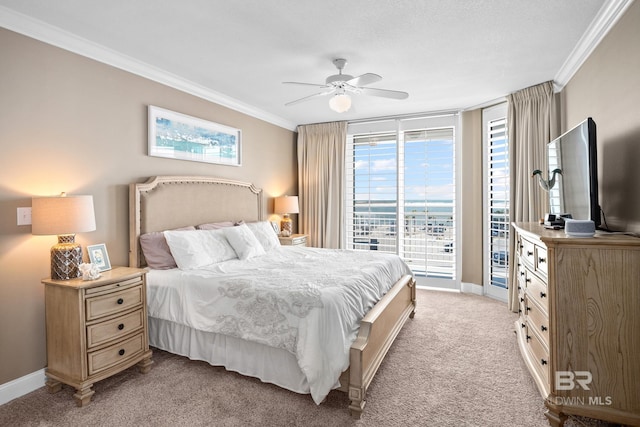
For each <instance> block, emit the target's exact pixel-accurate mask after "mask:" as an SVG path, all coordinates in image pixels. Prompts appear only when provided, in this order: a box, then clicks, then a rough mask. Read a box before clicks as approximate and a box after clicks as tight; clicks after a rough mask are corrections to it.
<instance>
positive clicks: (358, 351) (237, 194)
mask: <svg viewBox="0 0 640 427" xmlns="http://www.w3.org/2000/svg"><path fill="white" fill-rule="evenodd" d="M264 211H265V209H264V208H263V196H262V190H261V189H259V188H256V187H255V186H253V185H252V184H249V183H244V182H239V181H232V180H226V179H219V178H212V177H202V176H157V177H151V178H150V179H149V180H148V181H146V182H144V183H133V184H130V192H129V213H130V215H129V230H130V232H129V243H130V246H129V265H130V266H132V267H144V266H146V262H145V260H144V256H143V255H142V250H141V248H140V242H139V238H140V235H141V234H144V233H149V232H153V231H163V230H168V229H174V228H179V227H184V226H189V225H197V224H203V223H209V222H222V221H229V220H233V221H239V220H244V221H246V222H250V221H261V220H263V218H264ZM415 309H416V287H415V281H414V280H413V278H412V277H411V276H409V275H405V276H403V277H401V278H400V279H399V280H398V281H397V282H396V283H395V284H394V285H393V287H392V288H391V290H389V292H387V294H386V295H385V296H384V297H383V298H382V299H381V300H380V301H379V302H378V303H377V304H376V305H375V306H374V307H373V308H372V309H371V310H370V311H369V312H368V313H367V314H366V316H365V317H364V318H363V319H362V321H361V323H360V330H359V332H358V336H357V338H356V340H355V341H354V343H353V345H352V346H351V349H350V355H349V363H350V366H349V369H347V370H346V371H345V372H344V373H343V374H342V375H341V377H340V384H342V387H341V388H340V390H342V391H345V392H348V393H349V399H350V401H351V402H350V405H349V410H350V411H351V415H352V417H354V418H360V416H361V414H362V411H363V410H364V407H365V403H366V394H367V389H368V388H369V385H370V384H371V381H372V379H373V376H374V375H375V373H376V371H377V370H378V368H379V367H380V364H381V363H382V360H383V359H384V357H385V355H386V354H387V351H388V350H389V348H390V347H391V344H392V343H393V341H394V340H395V338H396V336H397V335H398V333H399V332H400V330H401V329H402V327H403V326H404V324H405V323H406V321H407V319H409V318H413V316H414V314H415Z"/></svg>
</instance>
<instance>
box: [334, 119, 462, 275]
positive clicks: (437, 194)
mask: <svg viewBox="0 0 640 427" xmlns="http://www.w3.org/2000/svg"><path fill="white" fill-rule="evenodd" d="M378 125H379V126H378V127H377V129H376V131H373V132H372V131H371V130H370V129H368V130H369V131H368V132H364V131H363V132H361V133H359V132H357V131H358V130H359V129H362V128H364V126H362V125H361V124H360V125H359V126H357V125H356V126H352V125H350V132H349V138H348V143H347V155H346V159H347V160H346V163H347V164H346V192H345V193H346V197H347V200H346V203H345V206H346V208H345V209H346V212H345V218H346V236H345V237H346V242H345V243H346V245H345V247H347V248H350V249H356V250H375V251H382V252H388V253H395V254H399V255H400V256H401V257H402V258H403V259H404V260H405V261H406V262H407V264H408V265H409V266H410V267H411V269H412V270H413V272H414V274H415V275H416V276H419V277H425V278H433V279H444V280H449V281H451V280H455V279H456V275H457V273H456V271H457V268H456V252H457V248H456V246H457V245H456V227H455V224H456V212H455V208H456V191H455V183H456V179H455V117H453V116H447V118H446V120H445V119H443V118H442V117H440V118H430V119H425V118H422V119H413V120H409V119H405V120H396V121H393V122H391V123H386V126H384V124H382V125H380V124H378ZM389 128H391V129H393V128H395V130H394V131H390V130H389ZM363 130H364V129H363ZM436 286H439V285H436Z"/></svg>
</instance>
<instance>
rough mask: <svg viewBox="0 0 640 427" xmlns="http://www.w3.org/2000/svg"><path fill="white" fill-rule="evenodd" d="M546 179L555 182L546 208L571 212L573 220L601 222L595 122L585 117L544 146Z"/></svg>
mask: <svg viewBox="0 0 640 427" xmlns="http://www.w3.org/2000/svg"><path fill="white" fill-rule="evenodd" d="M547 160H548V163H547V166H548V171H549V178H550V179H551V180H552V179H553V175H554V174H553V171H554V170H557V171H558V172H557V173H556V174H555V183H554V185H553V187H552V188H550V189H549V211H550V213H552V214H556V215H563V214H570V215H571V218H573V219H583V220H591V221H593V222H594V223H595V225H596V227H598V226H599V225H600V205H599V204H598V171H597V148H596V124H595V122H594V121H593V119H591V117H589V118H587V119H586V120H585V121H583V122H582V123H580V124H579V125H578V126H576V127H574V128H573V129H571V130H569V131H568V132H566V133H564V134H562V135H560V136H559V137H558V138H556V139H554V140H553V141H551V142H549V144H548V145H547Z"/></svg>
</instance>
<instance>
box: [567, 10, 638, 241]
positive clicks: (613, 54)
mask: <svg viewBox="0 0 640 427" xmlns="http://www.w3.org/2000/svg"><path fill="white" fill-rule="evenodd" d="M561 102H562V112H563V113H562V131H563V132H564V131H566V130H568V129H571V128H572V127H573V126H575V125H577V124H578V123H580V122H581V121H582V120H584V119H586V118H587V117H593V120H594V121H595V122H596V126H597V138H598V181H599V188H600V192H599V198H600V206H601V207H602V209H603V210H604V213H605V215H606V220H607V223H608V225H609V227H610V228H612V229H615V230H625V231H634V232H640V190H639V189H640V2H634V3H633V4H632V5H631V6H630V7H629V10H627V11H626V13H625V14H624V15H623V16H622V18H621V19H620V21H618V23H617V24H616V25H615V27H614V28H613V29H612V30H611V31H610V32H609V34H607V36H606V37H605V38H604V40H603V41H602V42H601V43H600V45H598V47H597V48H596V49H595V50H594V52H593V53H592V54H591V55H590V56H589V58H588V59H587V60H586V61H585V63H584V64H583V65H582V67H580V69H579V70H578V72H577V73H576V74H575V75H574V76H573V78H572V79H571V80H570V81H569V83H568V84H567V85H566V86H565V88H564V89H563V90H562V93H561Z"/></svg>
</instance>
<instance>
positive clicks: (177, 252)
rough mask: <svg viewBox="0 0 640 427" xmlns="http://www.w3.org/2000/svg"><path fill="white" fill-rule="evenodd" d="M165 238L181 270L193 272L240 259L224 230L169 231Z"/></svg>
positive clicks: (166, 232)
mask: <svg viewBox="0 0 640 427" xmlns="http://www.w3.org/2000/svg"><path fill="white" fill-rule="evenodd" d="M164 238H165V239H166V240H167V244H168V245H169V249H171V254H172V255H173V258H174V259H175V260H176V264H177V266H178V268H179V269H181V270H193V269H197V268H200V267H204V266H206V265H211V264H215V263H218V262H222V261H227V260H230V259H234V258H237V257H238V256H237V254H236V253H235V251H234V250H233V248H232V247H231V245H230V244H229V242H228V241H227V238H226V237H225V235H224V233H223V230H222V229H220V230H192V231H174V230H168V231H165V232H164Z"/></svg>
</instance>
